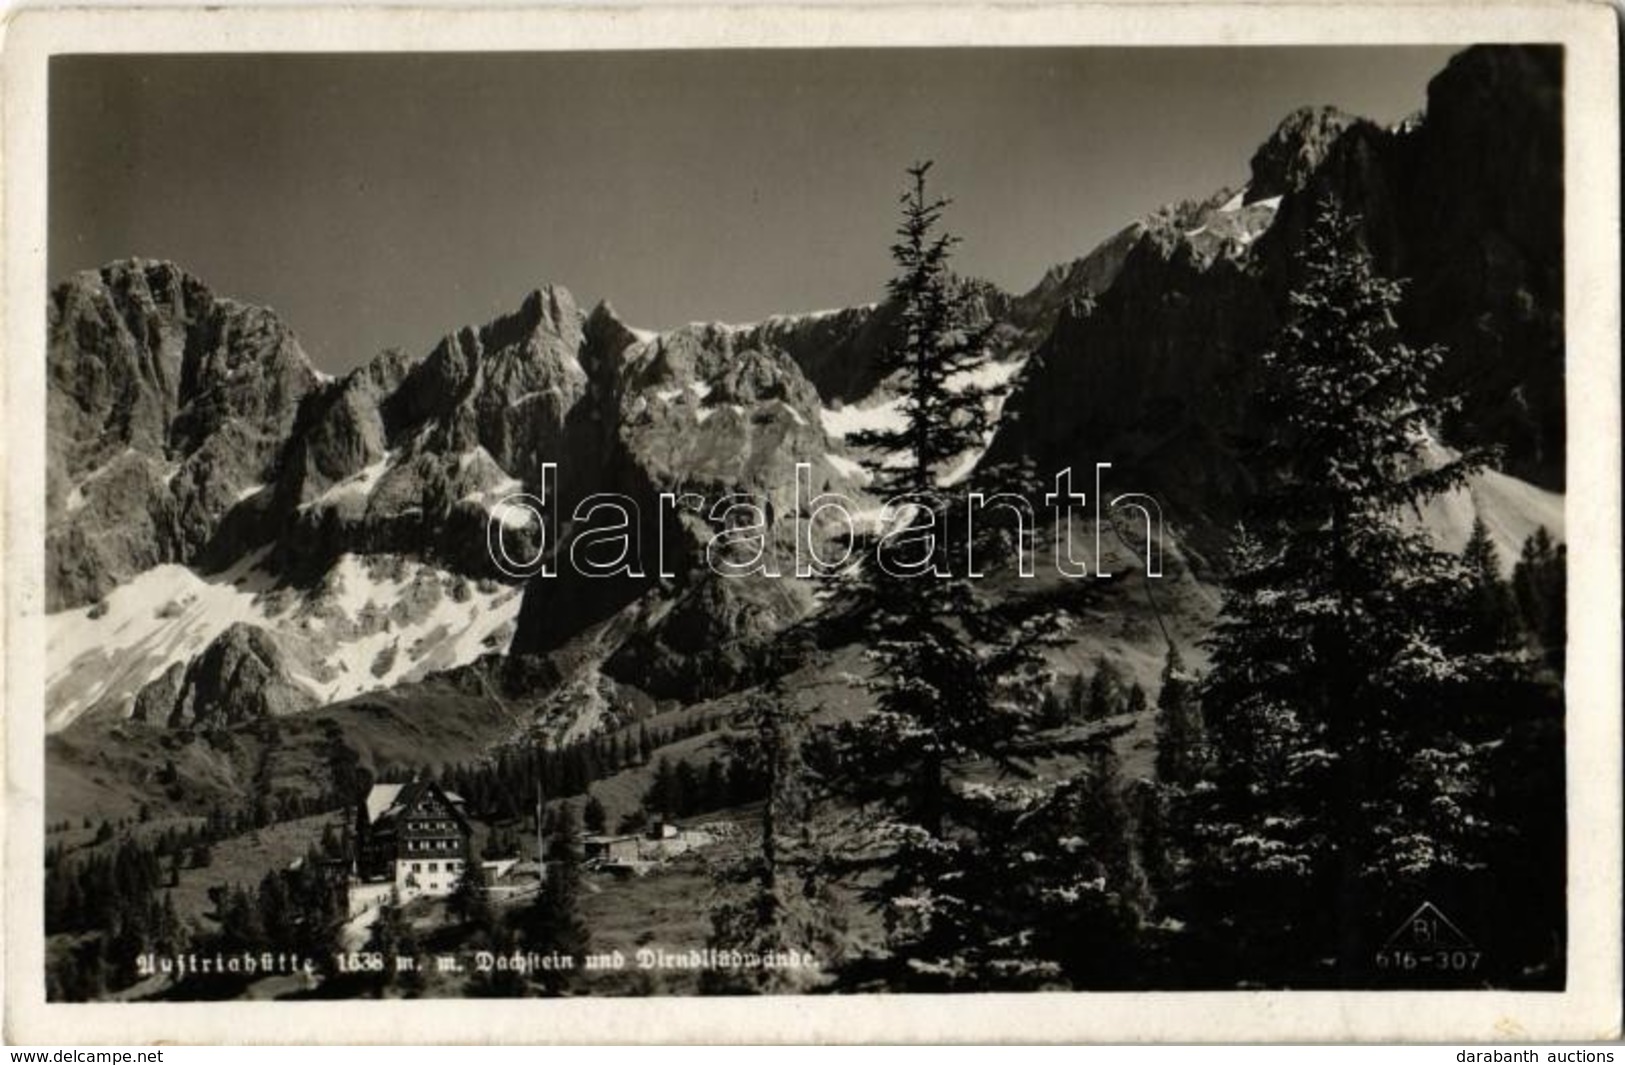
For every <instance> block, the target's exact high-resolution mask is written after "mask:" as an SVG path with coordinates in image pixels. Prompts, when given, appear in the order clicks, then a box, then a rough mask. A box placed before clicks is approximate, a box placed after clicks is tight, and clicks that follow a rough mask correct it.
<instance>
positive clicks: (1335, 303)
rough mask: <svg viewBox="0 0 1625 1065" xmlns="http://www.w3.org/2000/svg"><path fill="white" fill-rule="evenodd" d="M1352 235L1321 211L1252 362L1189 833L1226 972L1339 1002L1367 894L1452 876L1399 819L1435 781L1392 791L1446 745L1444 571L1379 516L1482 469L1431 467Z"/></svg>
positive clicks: (1357, 953) (1424, 365) (1360, 935)
mask: <svg viewBox="0 0 1625 1065" xmlns="http://www.w3.org/2000/svg"><path fill="white" fill-rule="evenodd" d="M1359 227H1360V223H1359V220H1358V219H1357V218H1353V217H1350V216H1347V215H1345V214H1344V213H1343V212H1342V211H1341V210H1339V209H1338V207H1337V206H1336V204H1335V203H1333V202H1331V201H1329V200H1323V201H1321V203H1320V204H1319V205H1318V207H1317V210H1316V217H1315V218H1314V220H1313V221H1312V224H1311V226H1310V228H1309V231H1308V233H1307V237H1306V247H1305V250H1304V252H1303V253H1302V255H1301V256H1300V258H1299V260H1298V261H1297V263H1296V272H1297V275H1298V276H1299V278H1300V279H1301V280H1300V281H1299V282H1298V284H1297V287H1296V288H1295V289H1294V290H1293V291H1292V292H1291V293H1290V296H1289V304H1290V311H1289V315H1288V320H1287V322H1286V325H1285V326H1284V327H1283V329H1282V330H1281V332H1280V334H1279V336H1278V337H1277V340H1276V343H1275V345H1274V347H1273V349H1272V350H1270V351H1268V352H1266V353H1265V355H1264V358H1263V368H1264V408H1265V409H1264V411H1263V419H1262V421H1263V424H1266V425H1268V426H1269V427H1270V430H1271V432H1270V436H1269V438H1268V439H1267V440H1266V441H1264V442H1263V445H1262V447H1261V448H1260V449H1259V450H1258V451H1257V453H1256V454H1255V458H1256V459H1257V460H1258V461H1259V464H1260V468H1261V473H1263V474H1264V475H1265V476H1267V477H1273V478H1275V481H1274V483H1273V484H1271V485H1270V486H1269V487H1267V488H1265V489H1264V490H1262V491H1261V492H1260V494H1259V496H1258V497H1257V498H1256V499H1255V501H1254V504H1255V505H1254V514H1253V518H1252V521H1251V523H1250V526H1249V530H1248V534H1247V535H1245V536H1243V537H1242V538H1240V540H1239V541H1238V544H1237V546H1236V550H1235V552H1234V556H1235V557H1234V571H1235V572H1234V574H1233V576H1232V578H1231V580H1230V581H1229V584H1228V587H1227V594H1226V598H1225V601H1224V605H1223V609H1222V612H1221V616H1220V619H1219V622H1218V625H1217V627H1216V630H1215V632H1214V634H1213V636H1212V638H1211V639H1210V647H1211V650H1212V662H1211V669H1210V671H1209V673H1208V675H1207V676H1206V677H1205V678H1204V681H1203V683H1202V685H1201V688H1200V699H1201V706H1202V711H1203V715H1204V717H1205V720H1206V725H1207V729H1208V735H1209V737H1210V740H1211V743H1212V747H1213V750H1214V757H1213V759H1212V760H1211V762H1210V779H1209V783H1210V784H1211V785H1212V786H1211V787H1210V788H1207V789H1206V790H1205V791H1204V792H1203V793H1202V798H1201V800H1200V806H1201V812H1200V814H1199V815H1198V826H1197V832H1196V838H1197V839H1199V840H1201V847H1200V850H1199V853H1198V855H1197V858H1198V870H1199V871H1198V873H1197V874H1196V878H1197V879H1198V881H1200V882H1202V883H1203V891H1204V893H1205V894H1206V896H1207V899H1208V907H1209V909H1208V912H1207V913H1206V914H1205V915H1204V917H1205V919H1206V920H1207V922H1208V923H1209V924H1210V925H1212V926H1216V925H1217V924H1218V922H1219V921H1220V920H1221V919H1227V920H1229V921H1230V922H1231V923H1232V924H1234V925H1241V926H1243V927H1244V928H1246V929H1247V932H1246V933H1244V934H1241V935H1237V934H1235V932H1234V931H1231V932H1228V933H1226V939H1227V941H1228V945H1229V948H1230V949H1232V950H1233V951H1235V952H1236V954H1237V956H1238V958H1237V960H1238V962H1239V965H1240V967H1241V972H1240V974H1239V975H1242V976H1252V977H1257V976H1260V975H1262V974H1265V973H1268V974H1269V978H1270V979H1274V980H1300V979H1314V978H1317V974H1318V973H1319V971H1320V970H1319V969H1318V966H1317V962H1316V959H1318V958H1322V957H1328V956H1330V957H1335V958H1336V960H1337V968H1336V976H1337V978H1338V979H1339V981H1341V982H1342V983H1344V984H1345V985H1346V984H1352V983H1356V982H1358V981H1362V980H1366V979H1369V978H1370V976H1369V974H1370V973H1371V971H1372V966H1371V957H1372V955H1371V946H1372V945H1371V944H1370V942H1369V940H1368V936H1369V932H1368V927H1367V926H1368V923H1369V921H1370V919H1371V918H1370V914H1371V912H1372V907H1371V901H1372V900H1373V898H1375V897H1377V896H1380V895H1381V894H1382V893H1383V892H1382V890H1379V889H1381V888H1391V887H1392V886H1394V883H1395V878H1399V877H1403V878H1407V879H1409V880H1410V881H1412V882H1413V886H1414V884H1415V883H1419V882H1425V881H1426V880H1427V879H1428V878H1429V877H1430V876H1434V875H1438V874H1440V873H1441V872H1442V871H1444V870H1446V869H1450V868H1457V869H1459V868H1461V867H1462V866H1463V865H1465V864H1468V863H1469V862H1470V858H1469V857H1468V855H1467V854H1466V853H1464V851H1463V850H1462V843H1461V840H1460V839H1459V838H1453V833H1452V830H1451V829H1444V828H1441V827H1440V826H1438V825H1433V824H1429V823H1427V821H1426V818H1425V817H1423V816H1422V815H1420V814H1419V813H1418V810H1419V809H1428V808H1429V800H1430V799H1433V798H1440V797H1441V796H1440V795H1439V794H1438V792H1437V791H1435V793H1434V794H1432V795H1429V794H1428V793H1427V788H1428V785H1427V783H1426V779H1427V778H1431V779H1434V780H1436V781H1437V780H1439V779H1441V776H1440V774H1436V773H1435V774H1425V775H1424V778H1415V777H1413V778H1412V779H1411V780H1410V781H1409V785H1410V787H1411V791H1410V792H1409V793H1408V794H1406V795H1404V796H1401V794H1400V792H1401V791H1402V788H1401V782H1402V779H1403V778H1404V777H1405V774H1406V772H1407V770H1409V769H1414V766H1411V765H1410V764H1409V763H1410V759H1408V758H1407V755H1406V753H1405V752H1407V751H1414V750H1417V749H1418V748H1419V747H1420V746H1423V745H1424V738H1427V737H1440V736H1445V735H1447V734H1448V733H1449V732H1450V728H1451V722H1449V721H1446V720H1441V717H1442V715H1443V709H1442V708H1445V707H1448V706H1450V705H1452V694H1451V693H1452V690H1453V688H1456V687H1459V686H1461V685H1463V684H1465V683H1467V682H1469V681H1470V680H1471V676H1470V673H1471V668H1472V667H1471V663H1470V661H1469V660H1468V659H1466V658H1464V657H1462V656H1459V655H1456V654H1454V653H1452V652H1453V648H1452V646H1451V643H1452V641H1453V640H1455V639H1456V638H1457V632H1458V629H1459V625H1460V616H1459V610H1457V607H1456V605H1457V604H1459V603H1460V602H1461V600H1462V595H1461V591H1462V589H1463V587H1464V586H1465V584H1466V578H1465V575H1464V572H1463V569H1462V566H1461V564H1460V559H1459V558H1458V557H1457V556H1453V555H1450V554H1448V553H1446V552H1442V551H1440V550H1438V549H1437V548H1435V547H1434V546H1433V544H1432V543H1431V542H1430V541H1429V540H1428V539H1427V538H1426V537H1425V535H1423V534H1422V533H1421V532H1419V531H1416V530H1415V529H1414V528H1412V527H1408V526H1406V525H1405V524H1403V523H1402V522H1400V521H1399V520H1398V516H1399V515H1400V513H1401V512H1402V511H1403V510H1404V509H1406V508H1410V507H1415V506H1417V505H1420V504H1421V503H1422V502H1424V501H1426V500H1427V499H1429V498H1432V497H1434V496H1437V495H1439V494H1440V493H1442V492H1445V491H1448V490H1450V489H1453V488H1455V487H1457V486H1459V485H1460V484H1461V483H1462V482H1463V481H1464V480H1465V478H1466V477H1467V476H1469V475H1470V474H1471V473H1472V472H1474V471H1475V470H1476V469H1477V468H1478V467H1479V466H1480V465H1481V464H1482V462H1483V461H1484V458H1485V456H1484V455H1483V454H1481V453H1475V452H1468V453H1466V454H1463V455H1462V456H1460V457H1459V458H1456V459H1450V460H1445V461H1435V460H1432V459H1431V457H1430V455H1429V454H1428V450H1427V446H1426V442H1427V440H1428V439H1429V436H1430V434H1431V433H1432V432H1433V431H1434V428H1435V427H1436V426H1438V425H1439V424H1440V422H1441V420H1442V416H1443V415H1444V414H1445V413H1446V411H1447V410H1448V409H1450V405H1449V404H1448V403H1447V402H1445V401H1442V400H1440V399H1438V398H1436V397H1435V396H1434V395H1433V394H1432V393H1431V390H1430V385H1431V381H1432V378H1433V375H1434V373H1435V371H1436V370H1437V368H1438V366H1439V363H1440V361H1441V359H1442V351H1441V350H1440V349H1438V348H1436V347H1429V348H1413V347H1411V346H1409V345H1408V344H1406V343H1405V341H1404V340H1403V339H1402V337H1401V336H1400V335H1399V331H1398V328H1397V326H1396V324H1395V322H1396V311H1397V308H1398V306H1399V303H1400V299H1401V287H1400V285H1399V284H1398V283H1397V282H1394V281H1390V280H1387V279H1384V278H1382V277H1380V276H1379V275H1378V274H1377V272H1376V269H1375V266H1374V263H1373V260H1372V257H1371V255H1370V253H1369V252H1368V251H1367V250H1365V248H1364V247H1363V245H1362V243H1361V237H1360V228H1359ZM1433 808H1434V809H1438V808H1439V807H1437V806H1436V805H1435V806H1434V807H1433ZM1457 824H1458V826H1459V824H1460V818H1459V817H1457ZM1262 900H1268V902H1267V904H1265V903H1263V902H1262ZM1333 900H1335V902H1334V903H1333ZM1261 906H1264V907H1265V908H1267V910H1268V911H1269V912H1268V913H1267V914H1266V913H1263V912H1250V911H1252V910H1258V909H1259V908H1260V907H1261ZM1294 966H1296V968H1294ZM1320 978H1324V977H1320Z"/></svg>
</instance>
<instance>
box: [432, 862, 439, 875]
mask: <svg viewBox="0 0 1625 1065" xmlns="http://www.w3.org/2000/svg"><path fill="white" fill-rule="evenodd" d="M429 872H431V873H438V872H440V863H439V862H430V863H429Z"/></svg>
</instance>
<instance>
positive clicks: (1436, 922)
mask: <svg viewBox="0 0 1625 1065" xmlns="http://www.w3.org/2000/svg"><path fill="white" fill-rule="evenodd" d="M1474 946H1475V944H1474V943H1473V941H1472V940H1471V939H1470V938H1468V936H1467V934H1466V933H1465V932H1463V931H1462V930H1461V929H1460V928H1457V927H1456V925H1455V922H1453V921H1451V920H1450V918H1448V917H1446V916H1445V915H1444V914H1443V913H1442V912H1440V910H1439V908H1438V907H1437V906H1435V905H1433V903H1431V902H1424V903H1422V905H1420V906H1418V907H1417V908H1416V911H1415V912H1414V913H1412V914H1411V915H1410V916H1409V917H1407V918H1405V920H1404V922H1403V923H1402V924H1400V926H1399V927H1398V928H1396V929H1394V934H1393V935H1391V936H1389V937H1388V941H1387V942H1386V943H1384V944H1383V945H1382V947H1383V949H1384V950H1415V951H1433V950H1472V949H1473V947H1474Z"/></svg>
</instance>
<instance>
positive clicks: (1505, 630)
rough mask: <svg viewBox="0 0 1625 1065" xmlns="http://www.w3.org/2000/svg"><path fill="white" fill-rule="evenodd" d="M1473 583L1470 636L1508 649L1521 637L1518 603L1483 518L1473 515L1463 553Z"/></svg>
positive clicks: (1483, 643)
mask: <svg viewBox="0 0 1625 1065" xmlns="http://www.w3.org/2000/svg"><path fill="white" fill-rule="evenodd" d="M1461 561H1462V565H1463V566H1464V567H1465V568H1466V570H1467V577H1468V580H1469V581H1470V582H1471V589H1470V595H1471V604H1470V605H1469V607H1468V611H1469V618H1468V623H1469V625H1470V627H1471V628H1470V632H1469V633H1468V637H1469V639H1471V640H1473V641H1474V642H1475V643H1476V644H1478V645H1479V646H1481V647H1484V648H1486V649H1501V648H1509V647H1512V646H1514V645H1516V643H1517V641H1518V639H1519V637H1520V635H1521V634H1520V626H1519V624H1518V604H1517V602H1516V601H1515V600H1514V599H1513V594H1512V586H1511V585H1510V584H1509V583H1508V582H1507V581H1506V580H1505V579H1504V578H1503V577H1502V576H1501V558H1500V555H1499V553H1498V552H1497V551H1496V550H1495V543H1494V541H1492V540H1491V539H1490V530H1489V527H1488V526H1487V525H1485V524H1484V519H1483V518H1482V517H1474V518H1473V529H1472V533H1471V534H1470V535H1469V536H1468V538H1467V546H1466V547H1464V548H1463V549H1462V552H1461Z"/></svg>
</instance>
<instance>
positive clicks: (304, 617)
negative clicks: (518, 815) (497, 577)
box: [45, 551, 521, 732]
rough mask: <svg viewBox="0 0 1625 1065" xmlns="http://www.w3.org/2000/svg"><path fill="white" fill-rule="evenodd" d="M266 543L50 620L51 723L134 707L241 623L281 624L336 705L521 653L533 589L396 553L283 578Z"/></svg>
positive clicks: (306, 672)
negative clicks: (511, 644)
mask: <svg viewBox="0 0 1625 1065" xmlns="http://www.w3.org/2000/svg"><path fill="white" fill-rule="evenodd" d="M265 553H266V552H265V551H260V552H257V553H255V554H253V555H251V556H249V557H247V558H245V559H243V560H242V561H241V562H239V563H238V564H237V565H235V566H233V567H232V568H231V569H229V570H226V571H224V572H222V573H219V574H213V575H208V576H205V575H202V574H199V573H197V572H196V571H194V570H192V569H189V568H187V567H185V566H178V565H165V566H156V567H154V568H152V569H149V570H147V571H146V572H144V573H142V574H140V575H139V576H137V577H136V578H134V579H133V580H131V581H127V582H126V583H124V584H123V585H120V586H119V587H118V588H116V589H115V590H114V591H113V592H111V593H110V594H109V595H108V596H106V598H105V599H103V600H102V601H101V602H100V603H97V604H94V605H92V606H89V607H83V608H78V609H74V610H65V611H60V612H58V613H55V614H50V615H47V616H46V619H45V622H46V728H47V730H48V731H52V732H55V731H58V730H60V729H63V728H66V727H67V726H68V725H70V724H72V723H73V722H74V721H75V720H77V719H78V718H80V717H81V716H83V715H84V714H86V713H89V712H91V711H95V712H96V713H97V714H109V715H115V714H116V715H118V716H127V715H128V714H129V713H130V710H131V709H132V707H133V704H134V700H135V696H136V693H137V692H139V691H140V690H141V688H142V687H144V686H145V685H147V684H149V683H151V682H152V681H153V680H156V679H157V678H158V677H159V676H160V675H161V674H163V672H164V671H165V670H167V669H168V668H169V667H170V666H171V665H173V664H175V663H178V662H187V661H189V660H191V659H192V658H194V657H196V656H197V655H199V654H201V653H202V652H203V651H204V650H205V649H206V648H207V647H208V645H209V644H210V643H211V642H212V641H214V640H215V639H216V638H217V637H219V636H220V635H221V634H222V633H223V632H225V630H226V629H228V628H229V627H231V626H232V625H233V624H237V623H246V624H249V625H254V626H258V627H259V628H262V629H265V630H266V631H268V632H270V633H271V634H272V635H273V636H274V637H275V638H276V639H277V641H278V642H279V644H280V645H281V646H282V647H283V648H284V649H285V650H286V651H287V653H288V656H289V658H290V660H292V661H294V662H296V663H298V668H297V669H296V670H295V672H294V674H293V678H292V679H293V680H294V681H296V682H297V683H299V684H301V685H302V686H304V687H305V688H307V689H309V690H310V691H311V693H312V694H313V695H315V696H316V697H317V698H318V699H319V700H321V701H323V702H331V701H334V700H337V699H344V698H349V697H351V696H354V695H358V694H361V693H363V692H367V691H373V690H376V689H379V688H384V687H389V686H392V685H395V684H400V683H402V682H404V681H410V680H417V679H420V678H421V677H423V676H425V675H427V674H428V673H431V672H436V671H439V670H444V669H450V668H453V667H455V666H459V665H464V664H466V663H468V662H472V661H473V660H474V659H476V658H479V657H480V656H481V655H484V654H488V653H491V652H494V651H496V652H500V651H506V650H507V644H508V641H509V640H510V639H511V638H512V634H513V630H514V625H515V622H516V619H517V617H518V613H519V601H520V594H521V593H520V589H518V588H513V587H509V586H507V585H503V584H499V583H497V582H494V581H471V580H469V579H468V578H465V577H462V576H459V575H456V574H453V573H450V572H448V571H445V570H441V569H439V568H437V567H434V566H431V565H428V564H425V563H420V562H414V561H410V560H407V559H403V558H399V557H396V556H377V555H374V556H360V555H344V556H342V557H341V558H340V559H339V560H338V561H337V562H336V563H334V565H333V567H332V568H331V569H330V570H329V571H328V573H327V574H326V576H325V577H324V578H323V579H322V580H321V581H320V582H318V584H317V585H316V586H315V587H314V588H312V589H304V590H302V589H296V588H291V587H278V586H276V582H275V578H274V577H273V576H272V575H271V574H269V573H267V572H265V571H264V570H263V569H260V568H259V564H260V562H261V561H262V559H263V558H264V557H265Z"/></svg>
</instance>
